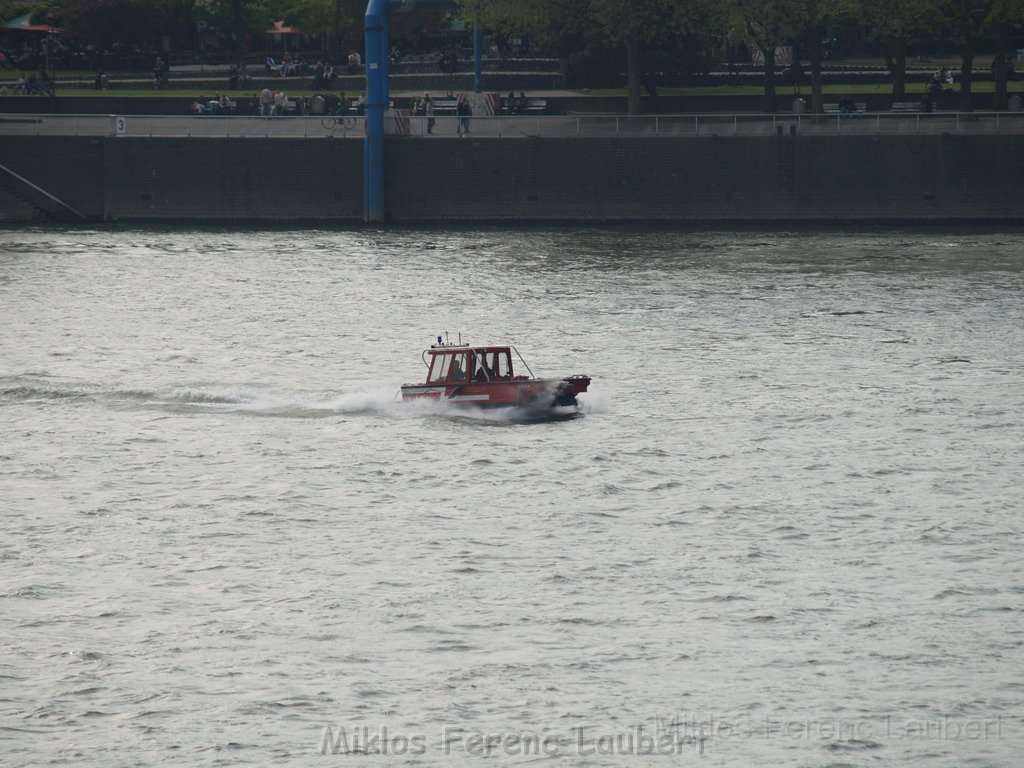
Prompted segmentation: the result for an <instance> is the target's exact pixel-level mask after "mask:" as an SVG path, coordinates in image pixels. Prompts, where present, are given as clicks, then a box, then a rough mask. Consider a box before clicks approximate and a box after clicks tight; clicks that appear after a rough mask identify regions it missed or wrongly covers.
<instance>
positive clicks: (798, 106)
mask: <svg viewBox="0 0 1024 768" xmlns="http://www.w3.org/2000/svg"><path fill="white" fill-rule="evenodd" d="M806 111H807V102H806V101H804V100H803V99H801V98H800V97H799V96H797V97H796V98H795V99H793V114H794V115H802V114H803V113H804V112H806Z"/></svg>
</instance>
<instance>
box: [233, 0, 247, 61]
mask: <svg viewBox="0 0 1024 768" xmlns="http://www.w3.org/2000/svg"><path fill="white" fill-rule="evenodd" d="M242 2H243V0H231V27H232V31H233V32H234V33H235V55H236V56H237V57H238V60H239V62H242V61H245V24H244V23H243V22H242Z"/></svg>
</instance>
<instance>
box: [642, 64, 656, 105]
mask: <svg viewBox="0 0 1024 768" xmlns="http://www.w3.org/2000/svg"><path fill="white" fill-rule="evenodd" d="M642 82H643V88H644V90H645V91H647V95H648V96H649V97H650V104H649V105H648V106H649V107H650V109H649V110H648V111H649V112H653V113H654V114H657V113H658V112H659V111H660V110H659V109H658V74H657V73H656V72H653V71H651V70H646V69H645V70H644V73H643V78H642Z"/></svg>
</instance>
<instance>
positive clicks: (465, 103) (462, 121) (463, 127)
mask: <svg viewBox="0 0 1024 768" xmlns="http://www.w3.org/2000/svg"><path fill="white" fill-rule="evenodd" d="M455 114H456V115H458V117H459V127H458V129H457V130H456V132H457V133H458V134H459V135H460V136H461V135H462V134H463V133H466V134H468V133H469V118H470V116H472V114H473V109H472V108H471V107H470V106H469V99H467V98H466V94H464V93H460V94H459V98H458V100H457V101H456V102H455Z"/></svg>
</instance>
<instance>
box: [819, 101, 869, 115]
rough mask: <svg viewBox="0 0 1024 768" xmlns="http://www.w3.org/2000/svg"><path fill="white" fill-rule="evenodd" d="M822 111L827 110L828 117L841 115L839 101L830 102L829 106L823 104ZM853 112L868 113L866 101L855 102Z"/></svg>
mask: <svg viewBox="0 0 1024 768" xmlns="http://www.w3.org/2000/svg"><path fill="white" fill-rule="evenodd" d="M822 109H824V110H825V114H826V115H838V114H841V113H840V112H839V102H838V101H833V102H829V103H828V104H822ZM853 111H854V112H867V111H868V103H867V102H866V101H855V102H853Z"/></svg>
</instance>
